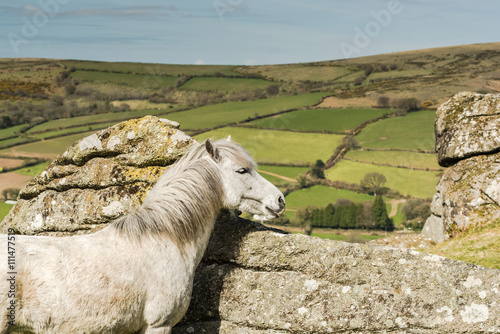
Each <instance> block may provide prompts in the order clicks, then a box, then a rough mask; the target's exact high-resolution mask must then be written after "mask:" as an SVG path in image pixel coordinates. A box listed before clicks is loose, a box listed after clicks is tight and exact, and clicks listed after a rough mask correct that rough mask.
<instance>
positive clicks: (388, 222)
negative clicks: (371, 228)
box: [372, 195, 394, 231]
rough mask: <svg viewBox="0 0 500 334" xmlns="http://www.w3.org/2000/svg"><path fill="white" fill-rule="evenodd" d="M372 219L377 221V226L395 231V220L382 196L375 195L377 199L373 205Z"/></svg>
mask: <svg viewBox="0 0 500 334" xmlns="http://www.w3.org/2000/svg"><path fill="white" fill-rule="evenodd" d="M372 219H373V221H374V222H375V227H376V228H377V229H380V230H384V231H393V230H394V222H393V221H392V219H391V218H389V215H388V214H387V208H386V206H385V202H384V199H383V198H382V196H380V195H378V196H375V200H374V201H373V205H372Z"/></svg>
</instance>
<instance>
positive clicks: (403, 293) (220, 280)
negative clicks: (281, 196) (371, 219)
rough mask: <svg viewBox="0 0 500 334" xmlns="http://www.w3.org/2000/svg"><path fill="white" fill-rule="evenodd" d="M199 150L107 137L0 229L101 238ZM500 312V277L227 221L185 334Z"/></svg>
mask: <svg viewBox="0 0 500 334" xmlns="http://www.w3.org/2000/svg"><path fill="white" fill-rule="evenodd" d="M113 138H114V139H113ZM192 143H193V140H192V139H191V138H190V137H187V136H185V135H184V134H183V133H182V132H181V131H179V130H178V129H177V125H175V124H171V123H170V122H169V121H166V120H161V119H158V118H155V117H146V118H143V119H140V120H132V121H128V122H124V123H121V124H118V125H116V126H114V127H111V128H108V129H106V130H103V131H100V132H98V133H96V134H95V135H92V136H89V137H87V138H86V139H83V140H82V141H79V142H77V143H75V144H74V145H73V146H72V147H71V148H70V149H69V150H68V151H67V152H66V153H65V154H63V155H62V156H60V157H58V158H57V159H56V160H55V161H54V162H52V163H51V164H50V165H49V166H48V167H47V169H46V170H45V171H44V172H43V173H42V174H41V175H39V176H38V177H37V178H35V180H34V181H33V182H32V183H30V185H29V186H28V187H26V189H24V190H23V191H22V193H21V199H20V201H19V202H18V204H17V205H16V206H15V207H14V209H13V210H12V211H11V213H10V214H9V216H8V217H6V219H4V221H3V222H2V223H1V226H0V227H1V228H2V230H4V231H5V229H6V228H8V227H14V228H16V229H17V230H18V231H19V232H20V233H24V234H39V235H40V234H53V235H65V234H74V233H88V232H90V231H95V230H97V229H99V228H101V227H102V226H105V224H106V223H108V222H109V221H110V220H111V219H112V218H114V217H117V216H120V215H123V214H125V213H126V212H128V211H130V210H131V209H132V208H133V207H136V206H137V205H140V203H141V202H142V198H143V197H144V194H145V193H146V191H147V190H148V189H149V187H151V185H152V184H154V182H155V181H156V179H157V178H158V176H159V175H160V174H161V173H162V171H163V170H165V168H168V167H166V166H167V165H168V164H170V163H171V162H173V161H174V160H175V159H177V158H178V157H179V156H180V155H182V154H183V153H184V152H186V150H187V149H188V148H189V146H190V145H191V144H192ZM499 300H500V271H499V270H491V269H485V268H481V267H477V266H474V265H470V264H465V263H461V262H457V261H452V260H447V259H444V258H441V257H438V256H434V255H426V254H423V253H419V252H416V251H412V250H409V249H404V248H400V249H396V248H391V247H387V246H379V245H358V244H347V243H342V242H335V241H327V240H321V239H317V238H310V237H307V236H304V235H291V234H285V233H284V232H281V231H278V230H272V229H269V228H266V227H264V226H262V225H259V224H257V223H253V222H250V221H246V220H242V219H236V218H234V217H233V216H231V215H230V214H229V213H223V214H222V215H221V217H220V218H219V219H218V222H217V223H216V229H215V231H214V233H213V235H212V239H211V241H210V244H209V246H208V249H207V253H206V254H205V257H204V259H203V261H202V263H201V265H200V267H199V268H198V270H197V273H196V278H195V286H194V291H193V299H192V302H191V307H190V309H189V311H188V313H187V315H186V317H185V318H184V319H183V320H182V322H181V323H180V324H178V326H176V327H175V328H174V333H177V334H178V333H213V334H216V333H247V334H264V333H265V334H275V333H295V334H296V333H300V334H302V333H304V334H306V333H307V334H310V333H318V334H322V333H335V332H336V333H374V332H377V333H487V332H492V333H495V332H497V333H498V332H500V314H499V312H500V307H499Z"/></svg>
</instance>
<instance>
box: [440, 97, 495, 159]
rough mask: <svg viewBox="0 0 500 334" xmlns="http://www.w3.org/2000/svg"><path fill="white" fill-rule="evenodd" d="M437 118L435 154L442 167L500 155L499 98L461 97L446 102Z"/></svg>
mask: <svg viewBox="0 0 500 334" xmlns="http://www.w3.org/2000/svg"><path fill="white" fill-rule="evenodd" d="M436 116H437V117H436V125H435V132H436V151H437V157H438V162H439V164H440V165H441V166H443V167H448V166H451V165H453V164H455V163H457V162H458V161H460V160H463V159H465V158H469V157H473V156H477V155H483V154H491V153H496V152H500V95H493V94H488V95H483V94H478V93H470V92H463V93H459V94H457V95H455V96H454V97H452V98H451V99H450V100H448V101H446V102H445V103H444V104H443V105H442V106H441V107H440V108H439V109H438V110H437V115H436Z"/></svg>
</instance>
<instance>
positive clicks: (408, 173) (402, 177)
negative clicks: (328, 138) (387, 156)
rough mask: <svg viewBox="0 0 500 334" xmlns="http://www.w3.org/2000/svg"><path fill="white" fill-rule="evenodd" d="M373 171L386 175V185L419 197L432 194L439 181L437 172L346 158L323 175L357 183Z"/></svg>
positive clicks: (427, 196) (332, 178)
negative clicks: (378, 164) (377, 164)
mask: <svg viewBox="0 0 500 334" xmlns="http://www.w3.org/2000/svg"><path fill="white" fill-rule="evenodd" d="M373 172H375V173H379V174H382V175H384V176H385V177H386V179H387V183H386V184H385V186H386V187H389V188H391V189H395V190H397V191H399V192H400V193H401V194H402V195H412V196H415V197H420V198H431V197H432V196H434V194H435V193H436V184H437V183H438V181H439V172H427V171H421V170H411V169H406V168H396V167H385V166H376V165H372V164H366V163H360V162H354V161H348V160H342V161H340V162H339V163H337V164H336V165H335V167H333V168H331V169H328V170H327V171H326V172H325V175H326V177H327V178H328V179H330V180H334V181H344V182H348V183H356V184H359V182H360V181H361V180H362V179H363V177H364V176H365V175H366V174H367V173H373Z"/></svg>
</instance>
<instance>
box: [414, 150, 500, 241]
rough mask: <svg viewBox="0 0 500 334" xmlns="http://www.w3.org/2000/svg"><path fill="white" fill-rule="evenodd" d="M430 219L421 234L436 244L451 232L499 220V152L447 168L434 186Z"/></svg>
mask: <svg viewBox="0 0 500 334" xmlns="http://www.w3.org/2000/svg"><path fill="white" fill-rule="evenodd" d="M436 191H437V193H436V195H435V196H434V198H433V201H432V205H431V211H432V213H433V214H432V216H431V217H430V218H429V219H428V220H427V221H426V224H425V226H424V229H423V231H422V233H423V234H424V235H426V236H429V237H431V238H432V239H433V240H434V241H436V242H441V241H443V240H445V239H447V238H448V234H450V233H452V232H453V231H454V230H455V229H457V228H458V229H464V228H466V227H468V226H469V225H471V224H480V225H484V224H488V223H491V222H493V221H495V220H497V219H500V153H497V154H491V155H479V156H475V157H472V158H469V159H465V160H462V161H460V162H458V163H457V164H455V165H453V166H451V167H448V168H447V169H446V170H445V171H444V173H443V176H442V177H441V179H440V180H439V183H438V185H437V187H436Z"/></svg>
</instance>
